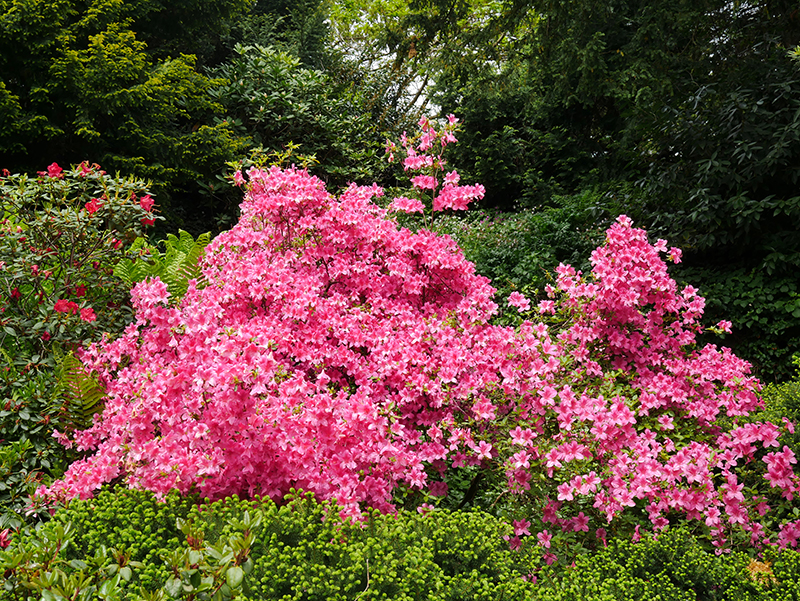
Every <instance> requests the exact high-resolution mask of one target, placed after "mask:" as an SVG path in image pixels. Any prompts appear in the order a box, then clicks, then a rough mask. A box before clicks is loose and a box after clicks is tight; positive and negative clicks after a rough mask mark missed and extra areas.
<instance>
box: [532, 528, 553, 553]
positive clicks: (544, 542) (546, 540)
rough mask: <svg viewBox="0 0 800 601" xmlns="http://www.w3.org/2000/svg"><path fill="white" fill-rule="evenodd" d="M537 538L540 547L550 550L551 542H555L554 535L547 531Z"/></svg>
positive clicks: (540, 533)
mask: <svg viewBox="0 0 800 601" xmlns="http://www.w3.org/2000/svg"><path fill="white" fill-rule="evenodd" d="M536 538H537V539H538V540H539V545H541V546H542V547H544V548H545V549H549V548H550V541H551V540H553V535H552V534H550V533H549V532H548V531H547V530H542V531H541V532H539V533H538V534H537V535H536Z"/></svg>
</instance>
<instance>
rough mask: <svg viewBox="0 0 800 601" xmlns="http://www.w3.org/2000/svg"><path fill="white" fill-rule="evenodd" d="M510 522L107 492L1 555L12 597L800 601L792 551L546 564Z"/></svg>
mask: <svg viewBox="0 0 800 601" xmlns="http://www.w3.org/2000/svg"><path fill="white" fill-rule="evenodd" d="M508 530H509V527H508V526H507V525H505V524H504V523H503V522H502V520H500V519H498V518H496V517H493V516H491V515H489V514H486V513H481V512H450V511H446V510H434V511H431V512H429V513H426V514H419V513H409V512H401V513H400V514H399V515H398V516H391V515H381V514H371V515H370V516H369V518H368V520H367V521H366V522H365V524H364V525H358V524H356V525H354V524H352V523H349V522H343V521H342V520H341V519H340V518H339V516H338V513H337V511H336V509H335V508H334V507H332V506H331V505H328V504H320V503H317V502H316V501H314V499H313V497H311V496H310V495H308V496H301V495H297V496H295V497H293V498H292V499H291V500H289V502H288V503H286V504H285V505H283V506H281V507H278V506H277V505H275V504H274V503H272V502H271V501H268V500H258V499H257V500H253V501H242V500H239V499H237V498H228V499H225V500H223V501H219V502H216V503H211V504H199V505H196V504H195V503H194V502H192V500H190V499H187V498H181V497H178V496H177V495H174V494H173V495H170V496H169V497H167V499H166V502H165V503H160V502H158V501H156V500H155V499H154V498H153V496H152V495H151V494H150V493H147V492H141V491H130V490H122V489H120V490H115V491H104V492H102V493H101V494H99V495H98V496H97V497H96V498H95V499H91V500H86V501H74V502H73V503H71V505H70V507H69V508H68V509H62V510H60V511H59V512H58V513H57V514H56V515H55V518H54V519H53V520H52V521H51V522H50V523H48V524H46V525H44V526H43V527H41V528H40V529H39V530H38V532H37V533H36V534H35V535H32V536H28V537H26V538H24V539H23V540H18V539H17V540H14V541H12V544H11V546H10V547H9V548H8V549H6V550H5V551H0V571H2V572H3V574H4V579H5V582H4V587H3V589H0V599H2V600H3V601H5V600H12V599H13V600H18V599H48V600H50V599H68V598H69V599H73V598H75V599H96V598H103V599H120V600H122V599H170V598H186V599H228V598H239V599H282V600H289V599H292V600H303V601H306V600H308V601H310V600H320V601H322V600H325V601H333V600H345V599H349V600H352V599H359V600H360V601H362V600H367V599H408V600H411V599H437V600H447V599H452V600H465V599H475V600H477V599H485V600H487V601H489V600H491V601H495V600H499V599H532V600H541V601H571V600H575V601H578V600H581V601H582V600H587V599H589V600H598V601H599V600H608V601H611V600H621V599H630V600H631V601H634V600H635V601H640V600H641V599H645V598H647V599H653V600H655V599H660V600H675V601H677V600H684V599H685V600H695V599H697V600H705V599H708V600H723V599H728V600H737V601H738V600H757V599H764V600H765V601H766V600H770V601H780V600H789V599H797V598H800V553H798V552H796V551H792V550H789V551H783V552H778V551H767V552H766V553H765V554H764V555H763V556H762V557H760V558H752V557H750V556H748V555H746V554H744V553H733V554H730V555H722V556H717V555H715V554H714V553H713V552H712V551H710V550H709V549H707V548H706V547H705V546H704V544H703V543H702V541H700V540H699V539H697V538H695V537H694V536H693V535H692V534H691V532H689V530H688V529H686V528H679V529H673V530H668V531H667V532H665V533H663V534H662V535H661V536H660V537H659V538H658V539H657V540H651V539H648V538H643V539H642V540H641V541H639V542H635V543H634V542H632V541H629V540H626V541H621V540H615V541H612V542H611V543H610V544H609V546H608V547H607V548H605V549H601V550H599V551H597V552H596V553H594V554H592V555H584V556H581V557H579V558H578V559H577V560H576V562H575V563H574V564H573V565H572V566H571V567H567V568H563V567H558V565H555V566H552V567H550V568H546V569H544V570H542V569H540V568H539V567H538V566H539V565H540V560H539V553H538V552H537V551H536V548H535V545H523V547H522V549H521V550H518V551H511V550H510V549H509V548H508V545H507V543H506V542H505V541H504V540H503V538H502V537H503V535H504V534H505V533H507V532H508ZM67 541H68V542H67ZM533 576H535V578H534V577H533Z"/></svg>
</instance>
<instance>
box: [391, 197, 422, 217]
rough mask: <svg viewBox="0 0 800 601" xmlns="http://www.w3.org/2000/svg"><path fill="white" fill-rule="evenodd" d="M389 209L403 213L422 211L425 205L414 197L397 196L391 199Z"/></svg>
mask: <svg viewBox="0 0 800 601" xmlns="http://www.w3.org/2000/svg"><path fill="white" fill-rule="evenodd" d="M389 210H390V211H402V212H403V213H424V212H425V205H424V204H422V202H421V201H419V200H417V199H416V198H407V197H405V196H399V197H397V198H395V199H394V200H392V204H390V205H389Z"/></svg>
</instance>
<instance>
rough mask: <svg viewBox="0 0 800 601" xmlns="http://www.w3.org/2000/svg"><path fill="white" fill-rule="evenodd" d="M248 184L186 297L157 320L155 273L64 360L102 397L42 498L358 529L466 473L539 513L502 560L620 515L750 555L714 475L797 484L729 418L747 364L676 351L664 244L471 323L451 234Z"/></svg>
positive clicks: (643, 245) (295, 179)
mask: <svg viewBox="0 0 800 601" xmlns="http://www.w3.org/2000/svg"><path fill="white" fill-rule="evenodd" d="M249 175H250V185H249V190H248V193H247V196H246V198H245V202H244V203H243V204H242V218H241V221H240V223H239V224H238V225H237V226H236V227H234V228H233V229H232V230H231V231H228V232H225V233H223V234H221V235H219V236H218V237H217V238H216V239H215V240H214V241H213V242H212V243H211V244H210V245H209V247H208V249H207V253H206V255H205V257H204V259H203V260H202V262H201V269H202V272H203V275H204V278H205V280H206V282H207V285H206V286H205V287H203V288H202V289H197V288H196V287H195V286H192V285H191V284H190V287H189V290H188V292H187V294H186V296H185V297H184V298H183V300H182V302H181V303H180V304H179V305H178V306H170V305H169V304H168V302H167V301H168V293H167V290H166V286H165V285H164V284H163V283H162V282H161V281H160V280H158V279H153V280H148V281H146V282H142V283H140V284H138V285H137V286H136V287H135V288H134V289H133V291H132V298H133V304H134V308H135V311H136V321H135V322H134V323H133V324H131V325H130V326H129V327H128V328H127V329H126V330H125V333H124V334H123V335H122V336H120V337H119V338H118V339H117V340H114V341H110V340H105V341H103V342H101V343H98V344H94V345H92V346H91V347H90V349H89V350H88V351H87V352H86V353H85V355H84V361H85V363H86V365H87V366H88V367H89V368H90V369H92V370H94V371H95V372H96V373H97V374H98V375H99V377H100V379H101V381H102V382H103V383H104V384H105V385H106V386H107V389H108V395H109V398H108V401H107V404H106V408H105V411H104V413H103V414H102V418H101V419H100V420H98V421H97V422H96V424H95V425H94V426H93V427H92V428H90V429H89V430H86V431H84V432H80V433H78V434H77V435H76V436H75V437H74V440H73V441H72V444H74V445H76V446H77V448H78V449H81V450H93V451H94V454H93V455H91V456H89V457H88V458H87V459H85V460H82V461H79V462H76V463H75V464H73V465H72V466H71V467H70V469H69V470H68V472H67V474H66V475H65V477H64V479H63V480H61V481H59V482H57V483H55V484H54V485H53V486H52V487H50V488H49V489H46V490H42V491H41V493H42V494H43V495H45V496H46V497H48V498H50V499H59V498H61V499H64V498H69V497H73V496H81V497H87V496H90V495H91V494H92V492H93V491H95V490H97V489H98V488H100V486H101V485H102V484H103V483H105V482H109V481H111V480H113V479H115V478H118V477H122V478H124V480H125V481H126V482H127V483H128V484H129V485H130V486H132V487H138V488H146V489H150V490H153V491H156V492H157V493H159V494H165V493H166V492H167V491H169V490H171V489H178V490H179V491H181V492H189V491H193V490H196V491H198V492H199V493H200V494H202V495H204V496H208V497H211V498H221V497H224V496H226V495H230V494H234V493H239V494H246V495H254V494H264V495H268V496H271V497H273V498H280V497H281V496H282V495H284V494H286V493H287V492H288V491H289V490H290V489H291V488H292V487H296V488H302V489H306V490H309V491H313V492H314V493H315V494H317V495H318V496H319V497H321V498H330V499H335V500H336V501H338V502H339V503H340V504H341V505H342V506H343V507H344V512H345V513H346V514H351V515H358V513H359V506H360V505H363V504H366V505H371V506H373V507H376V508H378V509H380V510H382V511H392V510H393V499H392V494H393V493H395V492H397V490H398V489H401V490H402V489H403V488H409V489H424V490H426V491H428V492H429V493H430V494H431V495H433V496H441V495H444V494H446V493H447V490H448V484H447V479H448V476H449V474H450V473H452V472H453V471H454V470H458V469H459V468H461V467H463V466H478V467H480V468H482V469H495V470H501V471H502V473H504V474H505V477H506V480H507V485H508V490H509V491H511V493H516V494H519V495H520V501H522V502H527V503H529V505H528V507H531V510H530V513H529V514H528V516H527V517H528V518H530V517H535V516H537V515H538V517H539V518H541V520H540V521H535V522H534V523H531V522H530V521H529V520H527V519H522V520H519V521H518V522H517V523H516V524H515V536H514V537H510V539H509V540H510V542H511V544H512V546H513V545H518V544H520V539H519V537H521V536H526V535H533V534H536V537H535V540H536V541H538V543H539V544H540V545H541V546H542V547H543V548H544V549H545V550H546V549H548V547H550V546H551V545H555V543H556V542H557V541H556V540H554V538H553V537H554V533H555V535H556V538H557V537H558V536H561V535H562V534H564V533H566V534H567V535H570V536H572V535H576V534H580V533H588V534H586V535H585V536H593V537H595V539H596V540H598V541H600V540H602V539H603V537H604V536H605V530H604V529H605V528H608V527H609V524H611V525H612V526H614V525H616V524H618V523H620V522H619V518H621V516H622V512H623V511H624V510H627V509H629V508H630V509H631V510H632V511H634V512H635V511H636V510H637V509H639V510H642V511H644V512H645V514H646V516H647V517H648V518H649V520H650V521H651V522H652V526H653V527H655V528H663V527H664V526H666V525H667V524H668V523H669V520H670V518H671V517H672V516H675V515H682V516H684V517H687V518H689V519H696V520H699V521H700V522H703V523H705V525H706V526H707V527H708V528H709V529H710V530H711V532H712V533H713V535H714V536H715V539H716V540H717V542H718V544H720V545H722V544H723V541H724V537H725V533H726V532H727V531H729V530H730V529H731V528H732V527H736V528H738V529H739V530H740V531H744V532H746V533H747V534H748V536H750V537H751V538H752V540H753V542H760V541H761V540H762V539H763V537H764V536H765V535H766V533H765V531H764V529H763V528H762V526H761V524H760V522H759V521H758V518H757V516H758V514H759V513H761V512H763V511H764V508H765V504H764V502H763V500H759V499H757V498H754V497H753V496H752V495H750V494H749V493H748V496H745V492H746V491H745V490H744V483H743V482H742V481H741V480H740V478H739V476H738V475H737V470H738V469H739V468H740V467H742V466H750V465H754V464H756V463H758V462H759V461H760V462H761V463H762V464H763V465H764V467H766V468H767V469H766V476H764V477H762V479H761V481H762V482H764V483H765V484H767V485H768V487H772V488H774V489H776V490H777V491H779V492H780V493H781V494H782V495H784V497H786V498H787V499H791V498H792V496H793V495H794V494H795V493H796V492H797V491H798V482H799V481H798V477H797V476H796V475H795V474H794V473H793V471H792V462H793V460H794V456H793V453H792V452H791V450H789V449H788V448H784V449H782V450H781V449H779V448H777V447H776V445H777V437H778V435H779V434H780V431H781V429H782V427H784V426H781V427H779V426H777V425H774V424H771V423H756V424H745V425H741V426H740V425H737V422H736V420H737V418H738V417H740V416H745V415H747V414H748V412H750V411H752V410H753V409H754V408H756V407H757V405H758V400H757V397H756V395H755V391H756V390H757V389H758V382H757V381H756V380H755V379H754V378H752V377H750V376H749V375H748V365H747V364H746V363H745V362H743V361H741V360H739V359H737V358H736V357H735V356H733V355H732V354H731V353H730V352H729V351H728V350H727V349H721V350H720V349H717V348H716V347H714V346H706V347H704V348H695V346H694V343H695V336H696V335H697V333H698V328H699V326H698V318H699V317H700V315H701V314H702V310H703V300H702V298H700V297H699V296H697V293H696V291H695V290H693V289H692V288H691V287H687V288H684V289H683V290H678V288H677V286H676V284H675V282H674V281H673V280H671V279H670V278H669V276H668V274H667V269H666V264H665V263H664V261H663V260H662V259H661V256H660V254H661V253H668V254H669V256H671V258H672V259H673V260H679V251H678V250H677V249H671V250H667V248H666V245H665V243H664V242H663V241H659V242H658V243H657V244H656V245H655V246H653V245H650V244H649V243H648V241H647V237H646V235H645V233H644V232H643V231H641V230H637V229H635V228H633V227H632V225H631V223H630V221H629V220H627V219H626V218H624V217H623V218H620V219H619V220H618V222H617V223H616V224H615V225H614V226H613V227H612V228H611V229H610V230H609V231H608V236H607V241H606V244H605V245H604V246H602V247H600V248H599V249H597V250H596V251H595V253H594V254H593V257H592V263H593V265H594V269H593V273H592V274H591V276H589V277H583V276H581V275H580V274H577V273H575V271H574V270H572V269H571V268H569V267H567V266H562V267H560V268H559V270H558V281H557V285H556V286H555V287H553V288H551V289H550V290H549V291H548V292H549V293H550V295H551V296H552V299H551V300H547V301H544V302H542V303H541V304H540V305H539V306H538V307H536V308H535V312H536V313H541V314H543V315H544V317H545V318H546V320H548V321H550V322H552V323H551V325H550V327H548V325H547V324H546V323H544V322H541V321H538V322H537V321H531V320H529V321H525V322H524V323H523V324H522V325H521V326H520V327H519V328H516V329H512V328H508V327H500V326H493V325H490V324H489V319H490V318H491V316H492V315H493V314H494V313H495V310H496V306H495V304H494V303H493V301H492V294H493V289H492V288H491V287H490V286H489V284H488V282H487V280H485V279H484V278H481V277H479V276H476V275H475V274H474V272H473V267H472V265H471V264H470V263H468V262H467V261H465V260H464V258H463V255H462V254H461V252H460V251H459V249H458V248H457V247H456V246H455V245H454V243H453V242H452V240H451V239H449V238H447V237H439V236H436V235H433V234H431V233H430V232H427V231H425V230H420V231H419V232H417V233H412V232H410V231H408V230H403V229H398V227H397V226H396V224H395V223H394V222H393V221H392V220H391V219H390V218H389V217H388V216H387V212H386V211H385V210H383V209H380V208H379V207H377V206H376V205H375V204H374V203H373V202H372V199H373V198H374V197H375V196H378V195H380V193H381V190H380V189H379V188H377V187H357V186H352V187H350V188H349V189H348V190H346V191H345V192H344V193H343V194H342V195H341V197H340V198H334V197H332V196H331V195H329V194H328V193H327V192H326V191H325V189H324V186H323V184H322V182H320V181H319V180H318V179H316V178H314V177H311V176H310V175H308V174H307V173H306V172H303V171H298V170H285V171H284V170H281V169H279V168H277V167H274V168H272V169H270V170H269V171H258V170H252V171H251V172H250V174H249ZM525 301H526V299H525V298H524V297H523V296H522V295H515V297H514V298H513V299H512V302H513V303H514V304H515V305H516V306H517V307H518V308H519V309H520V310H522V311H524V310H526V309H527V310H529V311H531V310H530V309H529V307H528V303H526V302H525ZM773 448H774V450H773ZM533 507H535V509H536V512H537V513H534V512H533ZM637 531H638V526H637ZM798 534H800V532H798V525H797V524H789V525H787V526H785V527H784V528H783V529H782V530H781V532H780V535H779V539H778V542H779V543H780V544H782V545H790V544H794V543H795V542H796V540H797V537H798ZM546 559H552V558H548V557H546Z"/></svg>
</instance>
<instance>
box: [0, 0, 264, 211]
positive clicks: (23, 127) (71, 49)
mask: <svg viewBox="0 0 800 601" xmlns="http://www.w3.org/2000/svg"><path fill="white" fill-rule="evenodd" d="M248 5H249V0H212V1H209V2H206V1H201V2H193V1H189V0H187V1H181V2H161V1H159V0H139V1H137V2H122V1H121V0H93V1H92V2H88V3H81V2H74V1H72V0H60V1H58V2H49V1H48V2H45V1H43V0H21V1H18V2H4V3H0V123H2V125H0V154H2V156H3V160H4V162H5V164H4V165H0V167H5V168H8V169H11V170H15V171H31V170H33V169H34V168H36V167H37V166H40V165H42V164H48V163H50V162H53V161H59V162H62V163H66V162H73V163H77V162H80V161H83V160H86V159H89V160H94V161H99V162H101V164H103V165H104V166H105V167H106V168H107V169H109V170H112V171H119V172H122V173H128V174H132V175H135V176H137V177H140V178H149V179H152V180H153V182H154V186H153V189H154V190H155V191H156V192H158V193H159V196H160V197H161V202H162V205H164V207H163V208H164V209H165V212H166V213H167V214H168V215H170V217H171V219H173V220H177V221H181V220H186V221H193V220H196V219H197V218H198V215H197V214H198V208H202V209H203V210H204V211H205V212H209V211H213V208H212V207H209V206H208V203H205V204H206V206H204V207H198V206H197V198H196V189H197V180H201V179H210V178H211V177H212V175H213V174H214V173H216V172H218V171H219V170H220V169H221V167H222V165H223V164H224V162H225V161H226V160H230V159H232V158H233V157H235V156H236V155H237V154H239V153H240V152H242V151H243V150H244V148H245V146H244V140H243V139H241V138H239V137H237V136H236V135H235V134H234V132H233V129H232V127H231V124H230V123H228V122H225V121H223V120H219V119H218V120H215V119H214V115H215V114H217V113H218V112H219V111H220V109H221V107H219V105H218V104H216V103H215V102H214V101H213V99H212V98H211V97H210V96H209V90H210V88H211V87H212V85H213V84H214V82H213V81H212V80H211V79H209V78H208V77H207V76H205V75H203V74H201V73H200V72H199V71H198V68H197V60H198V53H199V56H200V59H201V60H202V59H203V58H204V57H209V55H210V53H212V52H213V51H214V48H215V46H216V45H218V44H219V43H220V41H219V37H220V35H222V32H223V30H225V29H226V28H227V25H226V23H227V22H228V21H229V20H230V19H231V18H233V17H234V16H235V15H237V14H238V13H240V12H241V11H242V10H244V9H245V8H246V7H247V6H248ZM187 192H194V194H193V196H195V198H192V199H191V203H190V205H189V207H186V209H185V210H184V211H183V212H182V211H181V210H180V208H181V207H180V205H181V203H182V202H184V197H183V195H184V194H186V193H187ZM187 200H188V199H187ZM171 201H172V202H171ZM172 205H175V206H172ZM189 208H191V209H192V211H191V213H189V211H188V210H187V209H189ZM173 209H174V210H173ZM201 218H202V216H201Z"/></svg>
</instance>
